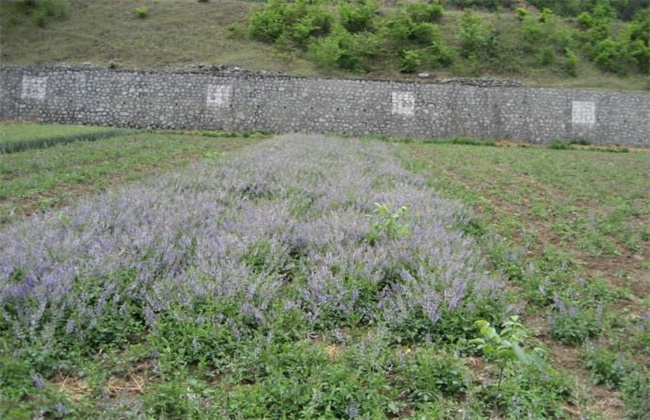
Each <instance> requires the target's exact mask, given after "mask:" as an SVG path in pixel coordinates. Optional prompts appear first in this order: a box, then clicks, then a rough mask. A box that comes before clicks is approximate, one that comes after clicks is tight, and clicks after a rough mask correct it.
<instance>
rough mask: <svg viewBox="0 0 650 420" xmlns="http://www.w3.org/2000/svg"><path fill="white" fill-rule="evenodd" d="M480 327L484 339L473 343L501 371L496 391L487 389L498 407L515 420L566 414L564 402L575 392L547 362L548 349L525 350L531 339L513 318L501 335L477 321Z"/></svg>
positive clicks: (489, 326)
mask: <svg viewBox="0 0 650 420" xmlns="http://www.w3.org/2000/svg"><path fill="white" fill-rule="evenodd" d="M476 326H477V327H478V328H479V329H480V334H481V336H482V337H480V338H476V339H473V340H471V341H470V343H471V344H474V345H475V346H477V348H478V349H479V350H480V351H481V352H482V353H483V355H484V356H485V357H486V358H487V359H488V360H489V361H491V362H493V363H496V364H497V366H498V368H499V380H498V382H497V385H496V387H493V386H488V387H487V388H486V389H487V390H488V391H489V394H488V395H490V398H491V399H494V404H495V405H496V406H498V407H499V408H501V409H502V410H504V411H506V412H507V413H508V414H509V416H510V417H513V418H521V417H522V416H523V415H531V413H535V414H536V416H538V417H539V418H547V417H556V416H558V415H559V414H560V413H562V410H563V409H562V404H563V401H564V400H565V398H566V397H567V396H568V395H570V392H571V391H570V389H569V387H568V386H567V384H566V381H565V379H564V378H563V377H562V376H561V375H560V374H558V373H557V372H556V371H555V370H554V369H553V368H551V367H550V366H549V365H548V364H547V363H546V361H545V360H544V357H545V356H546V354H547V351H546V350H545V349H543V348H541V347H534V348H533V349H532V350H527V349H525V348H524V345H525V343H526V342H527V341H529V340H530V338H529V335H528V332H527V330H526V329H525V328H524V326H523V325H522V324H521V322H520V321H519V318H518V317H517V316H512V317H511V318H510V319H509V320H508V321H506V322H504V324H503V328H502V330H501V332H500V333H498V332H497V331H496V330H495V329H494V327H492V326H491V325H490V324H489V323H488V322H486V321H482V320H481V321H477V322H476ZM488 400H489V399H488Z"/></svg>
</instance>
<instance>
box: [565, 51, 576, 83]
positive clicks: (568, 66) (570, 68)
mask: <svg viewBox="0 0 650 420" xmlns="http://www.w3.org/2000/svg"><path fill="white" fill-rule="evenodd" d="M564 54H565V55H566V61H565V63H564V71H565V73H566V74H568V75H569V76H573V77H577V76H578V56H577V55H576V53H574V52H573V51H572V50H570V49H569V48H565V49H564Z"/></svg>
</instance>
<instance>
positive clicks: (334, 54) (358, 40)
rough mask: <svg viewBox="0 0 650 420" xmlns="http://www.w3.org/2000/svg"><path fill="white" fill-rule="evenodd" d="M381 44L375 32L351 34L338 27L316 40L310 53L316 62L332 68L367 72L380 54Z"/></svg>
mask: <svg viewBox="0 0 650 420" xmlns="http://www.w3.org/2000/svg"><path fill="white" fill-rule="evenodd" d="M379 46H380V43H379V39H378V38H377V37H376V36H375V35H373V34H370V33H367V32H365V33H361V34H351V33H349V32H348V31H346V30H345V29H344V28H337V29H335V30H334V31H333V32H332V33H331V34H330V35H329V36H327V37H325V38H319V39H316V40H314V41H313V42H312V43H311V44H310V45H309V49H308V54H309V56H310V57H311V59H312V60H314V61H315V62H316V63H319V64H322V65H325V66H328V67H331V68H339V69H344V70H349V71H353V72H365V71H368V70H370V68H371V61H372V59H373V58H374V57H376V56H377V55H378V54H379Z"/></svg>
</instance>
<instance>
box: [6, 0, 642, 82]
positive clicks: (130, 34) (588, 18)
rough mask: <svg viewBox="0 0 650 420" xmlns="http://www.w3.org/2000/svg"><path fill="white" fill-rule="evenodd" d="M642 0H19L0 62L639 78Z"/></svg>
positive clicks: (401, 75) (9, 16) (12, 4)
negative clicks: (197, 64) (520, 0)
mask: <svg viewBox="0 0 650 420" xmlns="http://www.w3.org/2000/svg"><path fill="white" fill-rule="evenodd" d="M649 4H650V1H648V0H627V1H625V0H590V1H582V2H578V1H554V0H532V1H529V2H515V1H512V0H447V1H436V2H419V1H418V2H408V3H407V2H395V1H389V0H386V1H382V2H379V1H378V0H358V1H345V2H334V1H330V0H321V1H307V0H305V1H297V2H293V1H287V0H271V1H269V2H266V3H263V4H260V3H251V2H245V1H238V0H221V1H216V0H211V1H197V0H185V1H170V0H158V1H153V0H123V1H120V2H102V1H99V0H87V1H83V2H81V1H74V0H14V1H6V2H3V3H2V4H1V5H0V16H1V23H2V33H1V35H2V47H3V48H2V62H3V63H5V64H9V63H11V64H44V65H52V64H58V63H61V62H67V63H70V64H78V63H82V62H87V61H90V62H92V63H94V64H96V65H100V66H111V67H122V68H145V69H161V68H169V67H171V68H173V69H178V68H183V67H184V66H185V65H187V64H191V63H193V62H201V63H207V64H237V65H240V66H244V67H247V68H251V69H258V70H262V69H264V70H275V71H283V72H287V73H290V74H298V75H326V76H344V77H359V76H363V77H371V78H375V77H378V78H396V79H408V78H414V77H417V76H416V75H417V74H418V73H422V72H426V73H430V74H431V75H432V77H434V78H435V77H439V78H444V77H450V76H499V77H508V78H517V79H522V80H524V81H526V82H527V83H528V84H529V85H533V86H535V85H536V86H539V85H543V86H567V87H581V88H600V89H603V88H604V89H615V90H642V89H647V88H648V83H650V81H649V79H648V77H649V74H650V48H649V46H648V42H649V38H650V12H649V10H650V9H649Z"/></svg>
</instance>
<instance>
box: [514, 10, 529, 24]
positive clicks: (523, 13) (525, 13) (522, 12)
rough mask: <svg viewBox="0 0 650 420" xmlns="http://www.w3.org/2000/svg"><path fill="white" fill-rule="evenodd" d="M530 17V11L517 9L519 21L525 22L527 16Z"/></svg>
mask: <svg viewBox="0 0 650 420" xmlns="http://www.w3.org/2000/svg"><path fill="white" fill-rule="evenodd" d="M529 15H530V12H529V11H528V9H526V8H524V7H518V8H517V19H519V20H520V21H523V20H524V19H525V18H526V16H529Z"/></svg>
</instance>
